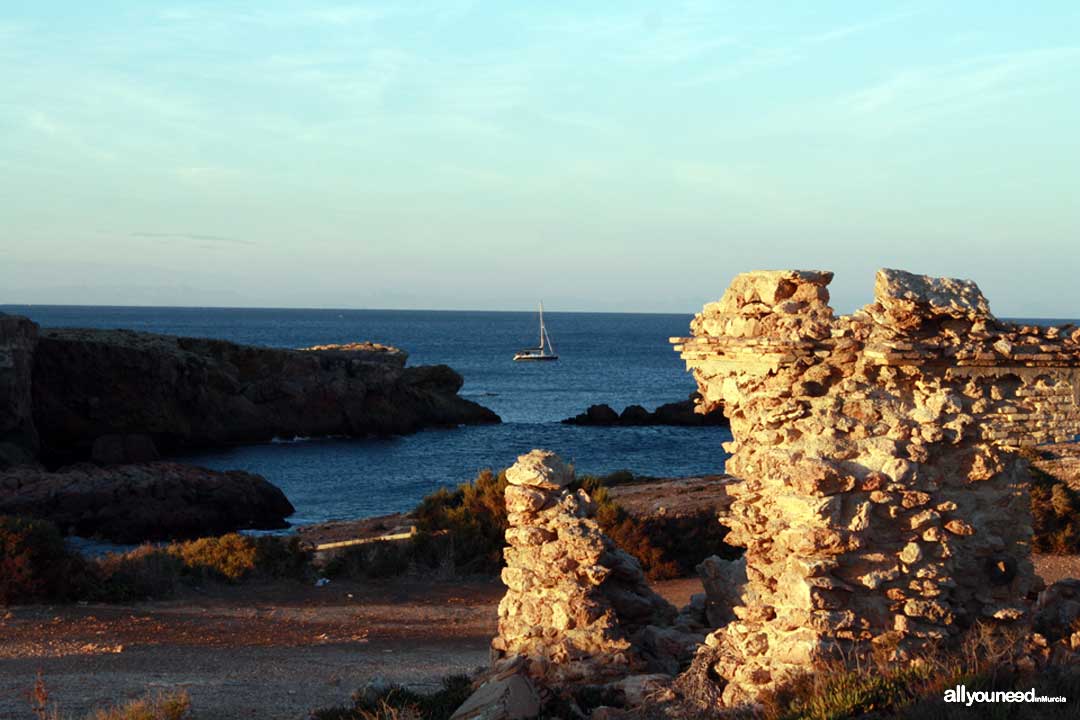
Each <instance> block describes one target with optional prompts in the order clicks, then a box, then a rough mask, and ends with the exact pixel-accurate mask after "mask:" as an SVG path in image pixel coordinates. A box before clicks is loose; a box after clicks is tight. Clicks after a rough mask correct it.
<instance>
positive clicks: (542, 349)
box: [540, 300, 547, 355]
mask: <svg viewBox="0 0 1080 720" xmlns="http://www.w3.org/2000/svg"><path fill="white" fill-rule="evenodd" d="M545 336H547V331H545V330H544V301H543V300H541V301H540V354H541V355H543V354H544V337H545Z"/></svg>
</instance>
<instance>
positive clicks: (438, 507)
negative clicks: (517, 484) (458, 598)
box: [413, 470, 507, 574]
mask: <svg viewBox="0 0 1080 720" xmlns="http://www.w3.org/2000/svg"><path fill="white" fill-rule="evenodd" d="M506 485H507V482H506V472H505V471H503V472H500V473H498V474H496V473H494V472H492V471H491V470H482V471H481V472H480V474H479V475H477V476H476V479H475V480H474V481H472V482H470V483H463V484H461V485H459V486H458V487H457V488H456V489H454V490H447V489H445V488H443V489H440V490H438V491H436V492H435V493H432V494H431V495H428V496H427V497H425V498H424V499H423V500H422V501H421V502H420V505H419V506H417V508H416V510H414V511H413V515H414V516H415V518H416V529H417V530H418V531H420V532H421V533H426V534H428V535H429V536H430V535H434V534H435V533H441V532H445V533H446V534H447V535H449V537H450V538H451V543H452V560H453V566H454V568H455V569H456V570H458V571H459V572H463V573H486V574H494V573H497V572H498V571H499V568H501V567H502V564H503V552H502V551H503V545H504V544H505V543H504V540H505V533H506V528H507V522H506V505H505V502H504V499H503V494H504V492H505V490H506ZM413 549H414V550H417V549H418V548H415V547H414V548H413Z"/></svg>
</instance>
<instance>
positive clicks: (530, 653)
mask: <svg viewBox="0 0 1080 720" xmlns="http://www.w3.org/2000/svg"><path fill="white" fill-rule="evenodd" d="M506 478H507V481H508V482H509V485H508V487H507V488H506V508H507V511H508V521H509V528H508V529H507V531H506V541H507V543H508V547H507V548H506V549H505V553H506V567H505V568H504V569H503V571H502V579H503V582H504V583H505V584H506V586H507V592H506V595H505V597H503V599H502V602H500V603H499V634H498V636H497V637H496V638H495V639H494V641H493V642H492V664H493V667H494V669H495V670H499V669H500V668H502V667H509V666H512V665H517V664H523V665H524V667H525V669H526V670H525V671H526V673H527V675H528V676H530V677H531V678H533V679H534V680H537V681H539V682H541V683H542V684H544V685H546V686H547V687H550V688H553V689H554V688H559V689H560V690H561V689H564V688H565V687H566V686H567V684H573V683H579V684H589V685H602V684H604V683H606V682H608V681H611V680H615V679H620V678H623V677H625V676H627V675H629V674H635V673H641V672H666V673H669V674H673V673H675V672H677V671H678V670H679V667H680V662H685V661H687V660H689V657H690V655H692V653H693V649H694V647H695V646H696V644H697V642H699V641H700V640H701V639H702V637H703V636H702V635H694V634H692V633H688V632H685V631H684V630H683V629H677V628H675V627H674V626H673V621H674V620H675V616H676V612H675V608H673V607H672V606H671V605H670V604H668V602H667V601H665V600H664V599H663V598H661V597H660V596H659V595H657V594H656V593H654V592H653V591H652V590H650V589H649V586H648V584H647V583H646V581H645V575H644V573H643V572H642V570H641V565H640V564H639V563H638V561H637V560H636V559H635V558H633V557H632V556H630V555H629V554H627V553H625V552H623V551H622V550H619V549H618V548H616V547H615V545H614V543H612V541H611V540H610V539H608V538H607V537H606V536H605V535H604V534H603V532H601V530H600V528H599V526H598V525H597V524H596V521H595V520H593V519H592V517H591V515H592V513H593V511H594V505H593V503H592V501H591V499H590V498H589V496H588V494H587V493H586V492H585V491H583V490H576V491H575V490H571V489H570V486H572V484H573V482H574V475H573V472H572V471H571V470H570V468H568V467H567V466H566V464H565V463H563V461H562V460H560V459H559V457H558V456H557V455H555V454H554V453H551V452H549V451H545V450H533V451H532V452H530V453H528V454H526V455H522V456H521V457H520V458H518V461H517V463H516V464H515V465H514V466H513V467H511V468H510V469H509V470H507V472H506Z"/></svg>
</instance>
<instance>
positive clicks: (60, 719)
mask: <svg viewBox="0 0 1080 720" xmlns="http://www.w3.org/2000/svg"><path fill="white" fill-rule="evenodd" d="M30 710H31V712H32V713H33V715H34V718H35V720H67V718H68V717H69V716H67V715H64V714H62V713H61V711H60V706H59V705H58V704H57V703H56V702H50V700H49V691H48V688H46V687H45V679H44V678H43V677H42V676H41V673H38V676H37V680H35V682H34V688H33V690H31V692H30ZM190 718H191V698H190V697H188V694H187V691H186V690H172V691H168V692H158V693H154V694H152V695H150V694H148V695H146V696H145V697H142V698H139V699H137V700H130V701H128V702H126V703H123V704H121V705H116V706H113V707H110V708H100V709H98V710H94V711H92V712H91V713H90V714H88V715H86V716H85V720H189V719H190Z"/></svg>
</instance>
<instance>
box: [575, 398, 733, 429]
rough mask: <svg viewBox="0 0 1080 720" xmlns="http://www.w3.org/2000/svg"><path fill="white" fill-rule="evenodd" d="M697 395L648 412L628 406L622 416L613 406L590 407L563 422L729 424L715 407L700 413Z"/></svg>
mask: <svg viewBox="0 0 1080 720" xmlns="http://www.w3.org/2000/svg"><path fill="white" fill-rule="evenodd" d="M697 407H698V394H697V393H694V394H692V395H691V396H690V398H689V399H687V400H681V401H679V402H670V403H664V404H663V405H661V406H659V407H658V408H656V410H655V411H653V412H649V411H648V410H646V409H645V408H643V407H642V406H641V405H627V406H626V407H625V408H623V411H622V413H617V412H615V410H613V409H612V408H611V406H610V405H604V404H600V405H590V406H589V407H588V409H586V410H585V412H583V413H581V414H580V415H575V416H574V417H570V418H566V419H565V420H562V421H561V422H562V423H563V424H564V425H591V426H598V427H611V426H624V427H633V426H640V425H676V426H682V427H703V426H717V425H720V426H723V425H727V424H728V421H727V418H726V417H725V416H724V411H723V408H719V407H713V408H711V409H710V410H709V411H708V412H697Z"/></svg>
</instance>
